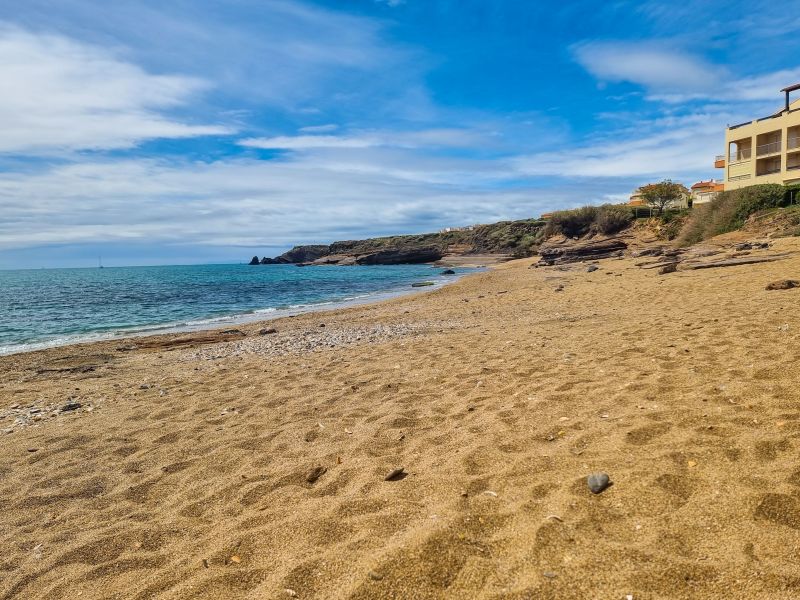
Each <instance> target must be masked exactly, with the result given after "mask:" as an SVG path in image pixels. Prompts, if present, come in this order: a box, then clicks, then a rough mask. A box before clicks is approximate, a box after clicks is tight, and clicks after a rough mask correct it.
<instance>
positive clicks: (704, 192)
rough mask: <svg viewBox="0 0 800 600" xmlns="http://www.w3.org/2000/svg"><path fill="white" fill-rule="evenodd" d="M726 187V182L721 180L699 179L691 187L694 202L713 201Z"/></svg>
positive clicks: (704, 202)
mask: <svg viewBox="0 0 800 600" xmlns="http://www.w3.org/2000/svg"><path fill="white" fill-rule="evenodd" d="M724 189H725V184H724V183H722V182H721V181H715V180H713V179H709V180H708V181H698V182H697V183H695V184H694V185H693V186H692V187H691V192H692V204H706V203H707V202H711V201H712V200H713V199H714V198H716V197H717V194H719V193H720V192H721V191H722V190H724Z"/></svg>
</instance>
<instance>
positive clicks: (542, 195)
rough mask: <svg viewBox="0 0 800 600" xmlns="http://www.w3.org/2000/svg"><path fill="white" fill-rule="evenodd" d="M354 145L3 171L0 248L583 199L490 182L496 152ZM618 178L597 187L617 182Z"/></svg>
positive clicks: (475, 211) (387, 223) (304, 237)
mask: <svg viewBox="0 0 800 600" xmlns="http://www.w3.org/2000/svg"><path fill="white" fill-rule="evenodd" d="M353 152H354V153H355V154H354V155H352V156H350V155H349V152H348V153H344V156H343V155H342V154H343V153H342V152H341V151H339V150H329V151H328V150H325V151H322V152H321V153H320V154H315V155H313V156H304V155H301V156H298V157H297V158H296V159H295V160H287V161H257V160H226V161H219V162H214V163H195V162H188V161H181V162H166V161H157V160H144V159H139V160H134V159H130V160H114V161H104V162H91V163H82V164H68V165H63V166H59V167H55V168H51V169H48V170H45V171H42V172H40V173H37V174H31V173H13V172H6V173H0V205H2V206H3V219H0V250H9V249H14V248H25V247H31V246H36V245H46V244H78V243H83V242H89V241H90V242H92V243H105V242H120V243H139V242H142V243H144V242H147V243H149V244H152V245H157V244H165V243H166V244H192V243H195V244H198V243H199V244H203V245H208V246H225V245H232V246H275V245H291V244H293V243H303V242H314V241H332V240H336V239H348V238H350V239H352V238H353V237H359V236H368V235H374V234H378V233H385V234H389V233H398V232H404V231H408V232H413V231H420V230H435V229H437V228H439V227H443V226H446V225H459V224H468V223H472V222H492V221H496V220H500V219H504V218H525V217H531V216H533V215H536V214H539V213H541V212H543V211H544V210H547V209H551V208H553V207H554V206H558V205H559V204H562V205H563V204H564V203H565V202H569V201H570V199H572V200H573V201H574V199H576V198H579V199H580V200H581V201H586V200H588V199H589V198H587V197H586V196H585V195H583V194H579V193H576V192H575V190H574V187H573V186H572V184H567V185H565V186H563V188H562V189H560V190H558V191H557V192H554V191H548V190H546V189H536V188H534V187H531V186H528V185H525V184H524V183H520V184H518V185H515V186H510V187H509V188H508V189H502V190H497V189H496V183H497V182H498V178H499V177H509V176H514V174H513V173H511V172H510V171H508V169H507V168H505V167H504V165H502V164H487V163H486V162H485V161H476V160H467V159H454V158H431V157H419V156H416V155H415V154H414V153H413V152H406V151H402V150H384V149H374V148H371V149H361V150H354V151H353ZM398 153H399V154H398ZM615 185H616V186H617V187H615ZM615 185H611V186H608V185H606V188H605V189H603V188H602V186H601V187H598V188H597V189H598V190H603V192H604V193H605V192H613V191H617V192H618V191H619V186H618V184H615ZM570 189H572V191H570ZM599 193H601V192H600V191H598V194H599ZM134 208H135V209H134Z"/></svg>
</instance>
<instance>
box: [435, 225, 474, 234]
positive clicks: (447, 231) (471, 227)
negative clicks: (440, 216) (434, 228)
mask: <svg viewBox="0 0 800 600" xmlns="http://www.w3.org/2000/svg"><path fill="white" fill-rule="evenodd" d="M476 227H477V225H467V226H465V227H445V228H444V229H440V230H439V233H451V232H453V231H473V230H474V229H475V228H476Z"/></svg>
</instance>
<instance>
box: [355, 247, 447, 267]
mask: <svg viewBox="0 0 800 600" xmlns="http://www.w3.org/2000/svg"><path fill="white" fill-rule="evenodd" d="M440 258H442V252H441V250H439V249H438V248H436V247H435V246H423V247H421V248H408V249H397V248H389V249H386V250H379V251H378V252H372V253H370V254H365V255H362V256H358V257H357V258H356V263H357V264H359V265H413V264H419V263H428V262H435V261H437V260H439V259H440Z"/></svg>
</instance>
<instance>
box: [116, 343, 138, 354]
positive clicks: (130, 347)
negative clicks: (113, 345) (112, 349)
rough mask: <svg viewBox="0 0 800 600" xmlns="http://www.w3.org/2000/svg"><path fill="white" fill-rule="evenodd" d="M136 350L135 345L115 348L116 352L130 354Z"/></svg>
mask: <svg viewBox="0 0 800 600" xmlns="http://www.w3.org/2000/svg"><path fill="white" fill-rule="evenodd" d="M136 348H138V346H137V345H136V344H130V345H129V346H119V347H118V348H117V352H132V351H133V350H136Z"/></svg>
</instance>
